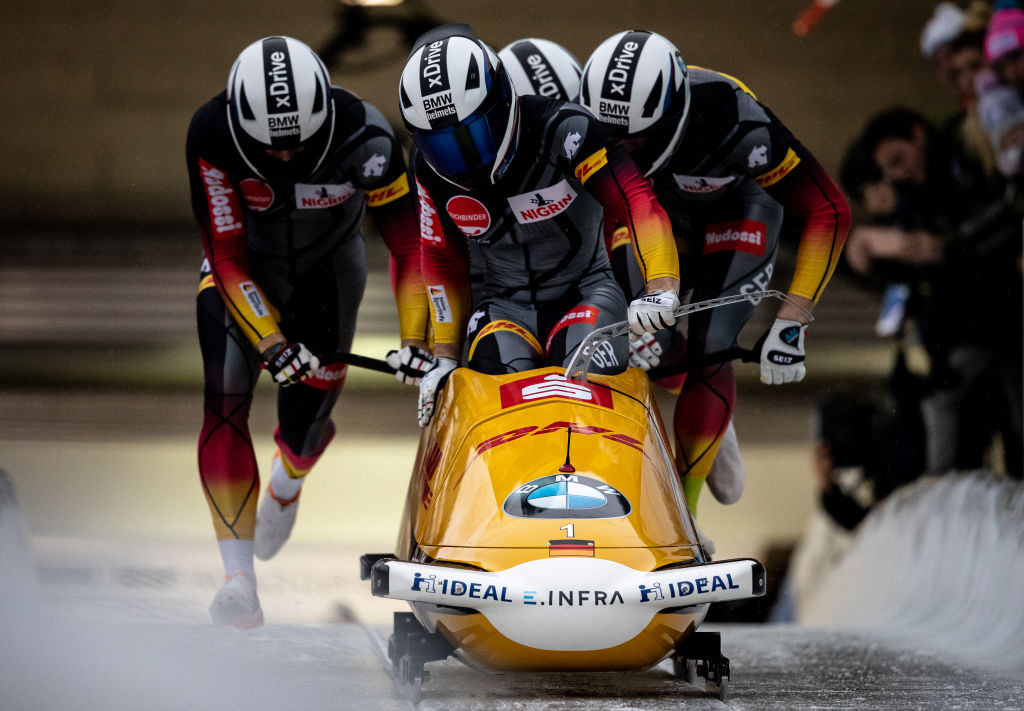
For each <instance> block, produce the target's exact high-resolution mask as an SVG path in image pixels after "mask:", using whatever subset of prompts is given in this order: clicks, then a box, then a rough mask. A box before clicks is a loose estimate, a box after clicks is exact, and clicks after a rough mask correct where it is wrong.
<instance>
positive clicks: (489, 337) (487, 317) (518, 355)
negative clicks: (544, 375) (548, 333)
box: [466, 299, 544, 375]
mask: <svg viewBox="0 0 1024 711" xmlns="http://www.w3.org/2000/svg"><path fill="white" fill-rule="evenodd" d="M536 322H537V315H536V312H535V311H532V310H530V309H525V308H523V307H521V306H518V305H516V304H513V303H512V302H510V301H507V300H505V299H488V300H486V301H484V302H483V303H481V304H480V305H479V306H478V307H477V309H476V311H475V312H474V313H473V315H472V317H471V318H470V320H469V324H468V325H467V327H466V335H467V338H466V340H467V342H468V343H469V348H468V350H467V355H466V360H467V363H468V364H469V367H470V368H472V369H473V370H477V371H480V372H481V373H489V374H490V375H503V374H505V373H521V372H523V371H525V370H532V369H533V368H539V367H541V366H543V365H544V352H543V347H542V346H541V344H540V341H539V340H538V339H537V335H536V329H537V323H536Z"/></svg>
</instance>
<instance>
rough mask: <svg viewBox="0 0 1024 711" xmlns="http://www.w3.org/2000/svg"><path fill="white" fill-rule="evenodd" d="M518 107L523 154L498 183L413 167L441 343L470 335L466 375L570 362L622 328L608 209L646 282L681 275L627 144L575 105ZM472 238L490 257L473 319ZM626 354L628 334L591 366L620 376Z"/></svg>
mask: <svg viewBox="0 0 1024 711" xmlns="http://www.w3.org/2000/svg"><path fill="white" fill-rule="evenodd" d="M519 106H520V109H519V110H520V116H519V121H520V124H519V135H518V144H517V146H516V153H515V158H514V159H513V160H512V163H511V165H510V166H509V168H508V171H507V172H506V173H505V175H504V176H503V177H502V178H501V180H500V181H499V182H498V183H497V184H496V185H494V186H492V187H489V188H488V189H481V190H473V191H467V190H464V189H462V188H460V187H458V186H456V185H454V184H452V183H450V182H448V181H446V180H444V179H443V178H441V177H440V176H438V175H437V173H435V172H434V171H433V169H432V168H430V166H429V165H428V164H427V163H426V161H425V160H424V159H423V158H422V156H420V155H417V156H416V157H415V158H414V160H415V162H414V164H413V170H414V174H415V180H416V189H417V191H418V193H419V207H420V245H421V260H422V269H423V280H424V284H425V286H426V289H427V293H428V297H429V299H428V300H429V307H430V311H431V316H432V319H433V328H434V337H435V342H436V343H437V344H438V345H441V344H454V345H455V346H459V345H460V344H462V342H463V337H464V335H465V337H466V340H467V341H468V351H467V360H468V363H469V367H471V368H473V369H475V370H479V371H482V372H485V373H492V374H500V373H509V372H521V371H524V370H529V369H532V368H537V367H542V366H545V365H566V364H567V362H568V360H569V359H571V357H572V354H573V352H574V351H575V349H576V347H577V345H578V344H579V343H580V342H581V341H582V339H583V338H584V337H585V336H586V335H587V334H588V333H590V332H591V331H592V330H594V329H596V328H601V327H604V326H608V325H610V324H612V323H615V322H619V321H623V320H625V318H626V307H627V303H626V299H625V296H624V295H623V293H622V290H621V288H620V287H619V285H618V284H617V283H616V281H615V279H614V277H613V274H612V270H611V266H610V264H609V261H608V254H607V251H606V249H605V247H604V243H603V239H602V229H603V219H602V215H603V211H602V208H603V210H606V211H608V212H609V213H611V214H613V215H615V216H616V218H617V219H619V220H620V221H621V222H622V224H624V225H626V226H627V227H628V228H629V236H630V240H631V243H632V244H633V245H634V247H635V249H636V250H637V253H638V255H639V260H640V261H639V267H640V271H641V272H642V274H643V279H644V282H645V283H646V282H647V281H650V280H651V279H655V278H659V277H667V278H672V279H675V278H677V276H678V263H677V256H676V251H675V249H674V247H673V244H672V241H671V238H670V226H669V223H668V219H667V217H666V216H665V213H664V211H663V210H662V209H661V208H660V207H659V206H658V204H657V201H656V200H655V198H654V195H653V193H652V192H651V190H650V187H649V185H648V183H647V182H646V181H645V180H644V179H643V177H642V176H641V175H640V173H639V171H638V169H637V168H636V166H635V165H634V164H633V162H632V161H631V160H630V159H629V158H628V155H627V154H626V152H625V150H624V149H623V148H622V147H621V146H620V145H619V143H618V142H617V141H614V140H613V139H611V138H610V137H609V136H608V134H607V133H606V132H605V130H604V128H603V127H602V126H601V124H600V123H599V122H598V121H597V120H596V119H595V118H594V117H593V116H592V115H591V114H589V113H588V112H586V111H585V110H583V109H582V108H581V107H579V106H576V105H575V104H568V103H565V102H562V101H557V100H549V99H545V98H543V97H539V96H523V97H520V104H519ZM466 240H472V241H473V242H475V243H476V245H478V246H479V247H480V249H479V250H475V252H476V253H478V254H479V255H480V256H481V258H482V259H483V260H484V284H483V290H482V298H483V300H482V301H481V302H480V303H479V304H478V305H477V306H476V310H475V312H474V313H473V314H472V315H470V313H469V311H470V308H471V297H470V289H469V265H468V248H467V244H468V243H467V241H466ZM467 327H468V328H467ZM627 355H628V342H627V340H626V338H625V336H622V337H620V338H617V339H615V340H614V341H613V342H611V343H609V344H605V345H604V347H602V348H601V349H599V350H598V351H597V352H596V353H595V354H594V358H593V361H592V370H593V371H594V372H600V373H617V372H621V371H623V370H625V368H626V365H627Z"/></svg>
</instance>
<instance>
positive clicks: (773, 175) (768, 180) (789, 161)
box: [754, 148, 800, 188]
mask: <svg viewBox="0 0 1024 711" xmlns="http://www.w3.org/2000/svg"><path fill="white" fill-rule="evenodd" d="M798 165H800V156H798V155H797V154H796V151H794V150H793V149H792V148H790V149H788V150H787V151H786V157H785V158H783V159H782V162H781V163H779V164H778V165H777V166H775V167H774V168H772V169H771V170H769V171H768V172H767V173H762V174H761V175H759V176H757V177H756V178H754V180H755V181H757V184H758V185H760V186H761V187H762V188H767V187H769V186H770V185H775V183H777V182H779V181H780V180H782V179H783V178H785V177H786V176H787V175H789V174H790V172H791V171H792V170H793V168H796V167H797V166H798Z"/></svg>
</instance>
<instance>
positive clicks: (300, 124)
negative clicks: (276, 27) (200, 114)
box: [228, 36, 334, 180]
mask: <svg viewBox="0 0 1024 711" xmlns="http://www.w3.org/2000/svg"><path fill="white" fill-rule="evenodd" d="M228 125H229V127H230V129H231V136H232V138H233V139H234V142H235V146H236V148H237V149H238V152H239V153H240V154H241V155H242V157H243V158H244V159H245V162H246V163H247V164H248V165H249V167H250V168H251V169H252V170H253V171H254V172H256V173H258V174H260V175H261V176H263V177H264V178H266V179H268V180H298V179H301V178H303V177H305V176H307V175H309V174H312V173H313V172H315V171H316V169H317V168H318V167H319V166H320V164H321V163H322V162H323V159H324V157H325V156H326V155H327V149H328V148H329V146H330V143H331V136H332V134H333V132H334V102H333V100H332V99H331V78H330V75H329V74H328V72H327V68H326V67H325V66H324V64H323V62H322V61H321V60H320V58H319V57H318V56H317V55H316V53H315V52H314V51H313V50H312V49H310V48H309V47H308V46H307V45H306V44H304V43H302V42H300V41H299V40H297V39H293V38H291V37H284V36H271V37H264V38H263V39H260V40H257V41H256V42H253V43H252V44H251V45H249V46H248V47H246V48H245V49H244V50H242V53H241V54H239V55H238V58H237V59H236V60H235V64H234V66H233V67H232V68H231V74H230V76H229V78H228ZM267 151H298V152H297V153H295V154H294V156H293V157H292V159H291V160H290V161H287V162H286V161H282V160H278V159H276V158H273V157H271V156H270V155H268V153H267Z"/></svg>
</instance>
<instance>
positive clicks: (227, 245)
mask: <svg viewBox="0 0 1024 711" xmlns="http://www.w3.org/2000/svg"><path fill="white" fill-rule="evenodd" d="M332 96H333V100H334V112H333V114H332V117H331V120H333V121H334V122H335V123H334V126H333V133H332V136H331V141H330V144H329V146H328V148H327V149H326V153H325V154H324V157H323V159H322V160H321V161H320V163H319V165H318V166H317V167H316V168H315V170H313V172H311V173H310V174H309V175H308V176H307V177H305V178H303V179H301V180H281V179H275V178H274V177H273V176H266V177H265V176H264V175H262V174H260V173H258V172H257V171H256V170H255V168H254V167H253V166H251V165H250V164H249V162H248V161H247V160H246V158H245V156H244V155H243V154H242V153H241V152H240V150H239V149H238V148H237V147H236V144H235V142H234V140H233V138H232V135H231V130H230V127H229V123H228V102H227V99H226V92H224V93H221V94H220V95H218V96H217V97H215V98H214V99H212V100H210V101H209V102H207V103H206V104H204V105H203V106H202V107H200V108H199V110H198V111H197V112H196V113H195V115H194V116H193V118H192V123H191V125H190V126H189V131H188V141H187V148H186V153H187V161H188V172H189V182H190V186H191V194H192V209H193V212H194V214H195V217H196V221H197V222H198V224H199V229H200V234H201V236H202V242H203V250H204V255H205V259H204V261H203V268H202V274H201V282H200V287H199V295H198V298H197V318H198V329H199V343H200V346H201V349H202V355H203V366H204V377H205V391H204V401H203V426H202V431H201V434H200V439H199V474H200V478H201V480H202V483H203V488H204V490H205V492H206V496H207V501H208V503H209V505H210V510H211V513H212V515H213V519H214V527H215V529H216V531H217V535H218V538H220V539H225V538H232V537H234V538H252V535H253V528H254V525H255V504H256V498H257V493H258V491H259V475H258V468H257V465H256V461H255V456H254V454H253V447H252V442H251V439H250V435H249V429H248V414H249V408H250V406H251V403H252V396H253V389H254V387H255V385H256V381H257V378H258V376H259V373H260V357H259V352H258V349H257V346H258V344H260V343H261V341H264V339H266V338H267V337H268V336H272V335H276V334H282V335H283V336H284V338H285V339H287V340H288V341H291V342H301V343H303V344H305V345H306V346H307V347H308V348H309V349H310V350H311V351H312V352H313V353H315V354H318V355H321V356H323V355H327V354H330V353H333V352H335V351H338V350H342V351H347V350H349V348H350V346H351V344H352V338H353V335H354V333H355V327H356V312H357V309H358V307H359V302H360V300H361V298H362V294H363V286H364V284H365V281H366V260H365V254H364V244H363V235H362V231H361V226H362V220H363V216H364V213H365V212H366V209H367V208H369V213H370V215H371V216H372V217H373V218H374V222H375V224H376V226H377V228H378V229H379V231H380V233H381V235H382V237H383V238H384V240H385V242H386V243H387V245H388V247H389V249H390V252H391V255H392V264H393V274H395V278H394V287H395V294H396V299H397V300H398V302H399V313H400V321H401V330H402V337H403V338H410V339H423V338H425V335H426V334H425V330H426V304H425V302H424V300H423V290H422V289H423V287H422V281H421V280H420V277H419V248H418V244H417V239H416V234H417V231H416V211H415V203H414V202H413V200H414V197H413V195H412V194H411V192H410V190H409V182H408V177H407V174H406V171H405V161H404V159H403V157H402V153H401V148H400V146H399V145H398V143H397V142H396V140H395V137H394V135H393V133H392V131H391V129H390V127H389V126H388V124H387V122H386V121H385V119H384V117H383V116H382V115H381V113H380V112H379V111H378V110H377V109H376V108H374V107H373V106H371V105H370V104H367V103H366V102H364V101H362V100H360V99H359V98H358V97H356V96H354V95H353V94H351V93H349V92H347V91H344V90H343V89H339V88H337V87H334V88H333V93H332ZM261 349H262V348H261ZM344 378H345V366H342V365H331V366H324V367H322V368H320V369H319V370H318V371H317V372H316V373H315V374H314V375H313V376H312V377H310V378H307V379H306V380H304V381H302V382H300V383H297V384H295V385H292V386H290V387H287V388H279V390H278V423H279V426H278V431H277V432H276V433H275V440H276V442H277V444H278V447H279V448H280V451H281V455H282V462H283V463H284V465H285V467H286V469H288V470H289V473H290V474H292V473H294V474H296V475H300V476H301V475H303V474H304V473H306V472H308V471H309V469H310V468H311V467H312V466H313V464H314V463H315V462H316V460H317V458H318V457H319V456H320V454H321V453H322V452H323V450H324V448H325V447H326V446H327V444H328V442H329V441H330V439H331V437H332V436H333V433H334V425H333V423H332V422H331V419H330V413H331V409H332V407H333V406H334V403H335V402H336V401H337V398H338V395H339V394H340V388H341V386H342V384H343V382H344Z"/></svg>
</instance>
